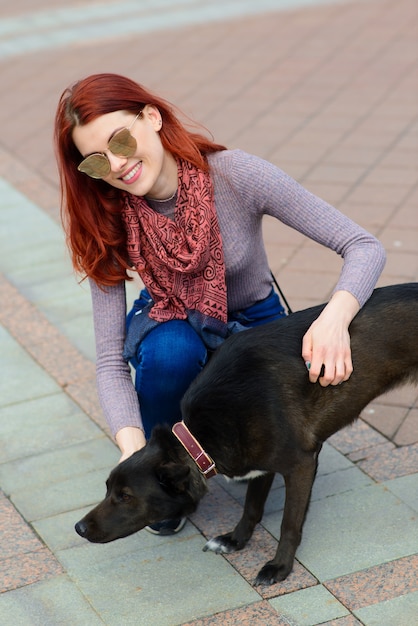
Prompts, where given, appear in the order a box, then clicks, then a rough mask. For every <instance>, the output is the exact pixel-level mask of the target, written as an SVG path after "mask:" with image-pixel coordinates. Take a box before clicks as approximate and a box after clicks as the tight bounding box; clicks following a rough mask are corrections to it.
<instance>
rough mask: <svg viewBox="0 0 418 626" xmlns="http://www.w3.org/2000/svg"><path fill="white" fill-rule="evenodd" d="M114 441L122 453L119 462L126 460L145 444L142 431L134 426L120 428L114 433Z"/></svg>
mask: <svg viewBox="0 0 418 626" xmlns="http://www.w3.org/2000/svg"><path fill="white" fill-rule="evenodd" d="M115 439H116V443H117V444H118V446H119V449H120V451H121V453H122V457H121V460H124V459H127V458H128V457H130V456H131V455H132V454H133V453H134V452H137V451H138V450H140V449H141V448H143V447H144V446H145V444H146V439H145V433H144V431H143V430H141V428H137V427H135V426H125V427H124V428H121V429H120V430H119V431H118V432H117V433H116V436H115Z"/></svg>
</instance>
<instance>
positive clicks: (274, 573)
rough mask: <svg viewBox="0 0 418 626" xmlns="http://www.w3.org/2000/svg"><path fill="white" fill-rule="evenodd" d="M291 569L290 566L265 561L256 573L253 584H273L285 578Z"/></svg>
mask: <svg viewBox="0 0 418 626" xmlns="http://www.w3.org/2000/svg"><path fill="white" fill-rule="evenodd" d="M291 571H292V567H287V566H285V565H274V563H266V564H265V565H264V567H262V568H261V570H260V571H259V572H258V574H257V578H256V579H255V581H254V585H255V586H256V587H257V586H258V585H274V583H278V582H280V581H281V580H285V578H287V577H288V576H289V574H290V572H291Z"/></svg>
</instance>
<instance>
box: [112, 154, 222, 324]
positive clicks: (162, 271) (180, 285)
mask: <svg viewBox="0 0 418 626" xmlns="http://www.w3.org/2000/svg"><path fill="white" fill-rule="evenodd" d="M178 178H179V187H178V198H177V203H176V208H175V217H174V221H173V220H172V219H170V218H168V217H166V216H164V215H160V214H159V213H157V212H156V211H154V210H153V209H151V207H150V206H149V205H148V204H147V202H146V201H145V200H144V198H142V197H139V196H133V195H132V194H127V195H126V200H125V210H124V211H123V220H124V222H125V227H126V230H127V235H128V237H127V246H128V253H129V257H130V259H131V261H132V263H133V264H134V265H135V267H136V269H137V271H138V273H139V275H140V277H141V279H142V280H143V282H144V285H145V286H146V288H147V289H148V292H149V294H150V296H151V297H152V299H153V300H154V303H155V304H154V305H153V307H152V309H151V312H150V313H149V316H150V317H151V318H152V319H154V320H156V321H157V322H166V321H169V320H172V319H186V318H187V311H188V310H190V311H198V312H200V313H201V314H202V316H204V318H214V319H215V320H219V321H220V322H223V323H226V321H227V299H226V284H225V264H224V256H223V249H222V240H221V233H220V229H219V224H218V219H217V216H216V210H215V203H214V195H213V185H212V181H211V178H210V175H209V173H206V172H203V171H202V170H199V169H198V168H196V167H195V166H194V165H192V164H191V163H189V162H187V161H179V162H178Z"/></svg>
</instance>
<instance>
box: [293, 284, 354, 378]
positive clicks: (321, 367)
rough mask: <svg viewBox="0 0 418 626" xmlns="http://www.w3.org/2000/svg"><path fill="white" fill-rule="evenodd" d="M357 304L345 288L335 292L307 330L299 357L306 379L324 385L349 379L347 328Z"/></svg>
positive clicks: (350, 370) (349, 360) (349, 352)
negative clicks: (307, 373) (304, 366)
mask: <svg viewBox="0 0 418 626" xmlns="http://www.w3.org/2000/svg"><path fill="white" fill-rule="evenodd" d="M359 309H360V305H359V303H358V301H357V299H356V298H355V297H354V296H353V295H352V294H351V293H349V292H348V291H336V292H335V293H334V295H333V296H332V298H331V300H330V301H329V302H328V304H327V305H326V307H325V308H324V310H323V311H322V313H321V314H320V315H319V317H318V318H317V319H316V320H315V321H314V322H313V324H312V325H311V326H310V327H309V329H308V331H307V332H306V334H305V336H304V338H303V342H302V357H303V359H304V361H305V363H306V367H307V368H308V370H309V380H310V381H311V382H312V383H316V382H317V381H319V384H320V385H322V386H323V387H327V386H328V385H338V384H339V383H342V382H344V381H346V380H348V379H349V378H350V376H351V373H352V371H353V363H352V360H351V349H350V335H349V332H348V327H349V325H350V323H351V321H352V319H353V318H354V316H355V315H356V314H357V313H358V311H359Z"/></svg>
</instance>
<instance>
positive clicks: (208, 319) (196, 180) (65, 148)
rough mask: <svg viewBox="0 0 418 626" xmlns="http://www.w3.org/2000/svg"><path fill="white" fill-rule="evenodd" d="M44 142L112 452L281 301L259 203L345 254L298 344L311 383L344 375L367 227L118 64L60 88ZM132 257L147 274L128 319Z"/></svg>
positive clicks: (376, 260) (373, 246) (137, 444)
mask: <svg viewBox="0 0 418 626" xmlns="http://www.w3.org/2000/svg"><path fill="white" fill-rule="evenodd" d="M55 141H56V152H57V160H58V166H59V172H60V180H61V189H62V216H63V222H64V226H65V229H66V233H67V241H68V245H69V248H70V250H71V253H72V259H73V264H74V267H75V269H76V270H77V272H80V273H82V274H83V275H85V276H87V277H88V278H89V281H90V286H91V293H92V302H93V316H94V325H95V336H96V348H97V380H98V389H99V396H100V401H101V404H102V407H103V411H104V414H105V417H106V419H107V421H108V423H109V425H110V428H111V431H112V433H113V435H114V437H115V440H116V442H117V444H118V446H119V448H120V450H121V460H123V459H125V458H127V457H128V456H130V455H131V454H132V453H134V452H135V451H136V450H139V449H140V448H142V447H143V446H144V445H145V442H146V440H147V439H148V438H149V436H150V433H151V431H152V428H153V427H154V426H155V424H157V423H160V422H168V423H170V424H172V423H174V422H175V421H177V420H178V419H179V418H180V409H179V403H180V399H181V397H182V395H183V393H184V391H185V390H186V389H187V387H188V386H189V384H190V382H191V381H192V379H193V378H194V377H195V376H196V375H197V374H198V372H199V371H200V370H201V369H202V367H203V366H204V365H205V362H206V360H207V358H208V354H209V353H210V351H211V350H212V349H214V348H215V347H216V346H217V345H219V343H220V342H221V341H223V340H224V339H225V337H227V336H228V335H229V334H230V333H231V332H236V331H237V330H241V329H242V328H245V327H248V326H254V325H256V324H260V323H265V322H268V321H271V320H273V319H277V318H278V317H280V316H282V315H284V310H283V307H282V305H281V304H280V301H279V298H278V296H277V295H276V294H275V293H274V292H273V290H272V281H271V274H270V271H269V266H268V262H267V258H266V254H265V250H264V247H263V242H262V229H261V222H262V217H263V215H272V216H274V217H276V218H277V219H279V220H280V221H282V222H283V223H285V224H287V225H289V226H290V227H292V228H295V229H296V230H298V231H299V232H301V233H303V234H305V235H306V236H308V237H310V238H311V239H313V240H315V241H317V242H319V243H321V244H323V245H325V246H327V247H329V248H331V249H332V250H334V251H335V252H337V253H338V254H340V255H341V257H342V258H343V259H344V264H343V268H342V271H341V275H340V277H339V280H338V283H337V285H336V286H335V289H334V291H333V295H332V297H331V299H330V300H329V302H328V303H327V305H326V307H325V308H324V310H323V312H322V313H321V314H320V316H319V317H318V318H317V320H316V321H315V322H314V323H313V324H312V326H311V327H310V328H309V330H308V332H307V333H306V335H305V337H304V340H303V345H302V350H301V358H303V359H304V361H305V362H306V364H307V368H308V370H309V373H308V374H307V375H308V376H309V379H310V381H311V382H312V383H315V382H316V381H319V383H320V384H321V385H323V386H326V385H330V384H331V385H337V384H339V383H342V382H343V381H345V380H347V379H348V378H349V376H350V374H351V372H352V362H351V353H350V338H349V333H348V327H349V324H350V322H351V320H352V319H353V317H354V316H355V315H356V313H357V312H358V310H359V308H360V307H361V306H362V305H363V304H364V303H365V302H366V300H367V299H368V298H369V296H370V294H371V292H372V290H373V288H374V287H375V284H376V281H377V279H378V277H379V275H380V273H381V271H382V268H383V265H384V260H385V254H384V251H383V248H382V246H381V244H380V243H379V242H378V241H377V240H376V239H375V238H374V237H373V236H372V235H370V234H369V233H367V232H366V231H364V230H363V229H362V228H360V227H359V226H357V225H356V224H354V223H353V222H352V221H350V220H349V219H348V218H347V217H345V216H344V215H342V214H341V213H339V212H338V211H337V210H336V209H334V208H333V207H331V206H330V205H329V204H327V203H326V202H324V201H322V200H320V199H319V198H317V197H315V196H314V195H312V194H311V193H309V192H308V191H307V190H305V189H304V188H303V187H301V186H300V185H299V184H298V183H296V182H295V181H294V180H292V179H291V178H290V177H288V176H287V175H286V174H285V173H284V172H282V171H281V170H279V169H278V168H277V167H275V166H273V165H272V164H270V163H267V162H266V161H263V160H262V159H259V158H257V157H254V156H251V155H249V154H246V153H244V152H242V151H239V150H233V151H229V150H227V149H226V148H225V147H224V146H221V145H219V144H216V143H214V142H213V141H211V140H210V139H208V138H206V137H205V136H204V135H203V134H199V133H196V132H190V131H189V130H187V129H186V128H185V127H184V126H183V124H182V123H181V122H180V121H179V119H178V116H177V115H176V114H175V109H174V108H173V107H172V106H171V105H170V104H169V103H167V102H166V101H164V100H163V99H161V98H159V97H157V96H156V95H154V94H152V93H150V92H149V91H147V90H146V89H145V88H144V87H142V86H141V85H139V84H137V83H135V82H133V81H132V80H130V79H127V78H124V77H122V76H118V75H114V74H98V75H93V76H90V77H88V78H86V79H84V80H81V81H80V82H78V83H77V84H75V85H74V86H72V87H71V88H69V89H67V90H66V91H65V92H64V93H63V95H62V96H61V99H60V102H59V106H58V110H57V114H56V120H55ZM132 269H133V270H134V271H136V272H138V274H139V276H140V277H141V279H142V281H143V283H144V285H145V287H146V289H145V290H143V291H142V292H141V294H140V296H139V298H138V300H137V301H136V302H135V303H134V306H133V308H132V310H131V312H130V313H129V315H128V316H127V318H126V295H125V280H126V279H127V273H129V272H130V271H131V270H132ZM126 329H127V331H128V332H127V333H126ZM129 363H130V364H131V365H132V367H133V368H134V370H135V383H134V384H133V383H132V378H131V373H130V368H129ZM182 524H183V522H181V523H180V521H179V520H176V521H174V522H173V523H171V522H170V523H169V524H168V528H167V527H165V528H163V532H173V530H175V531H177V530H178V529H179V528H180V527H181V526H182ZM157 531H158V529H157Z"/></svg>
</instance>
